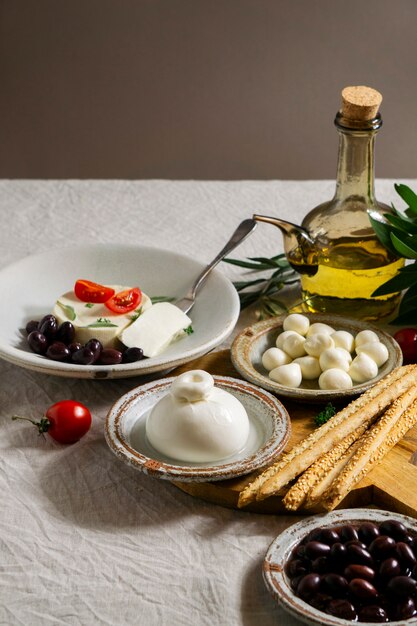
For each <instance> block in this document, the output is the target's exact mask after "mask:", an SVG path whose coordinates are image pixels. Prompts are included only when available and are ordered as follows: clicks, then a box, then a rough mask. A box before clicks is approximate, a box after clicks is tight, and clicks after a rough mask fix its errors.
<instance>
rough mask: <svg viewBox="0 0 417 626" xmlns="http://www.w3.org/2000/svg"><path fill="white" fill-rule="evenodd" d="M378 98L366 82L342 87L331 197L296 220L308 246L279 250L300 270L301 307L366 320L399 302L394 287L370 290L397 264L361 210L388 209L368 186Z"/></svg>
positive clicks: (371, 179) (378, 211) (394, 270)
mask: <svg viewBox="0 0 417 626" xmlns="http://www.w3.org/2000/svg"><path fill="white" fill-rule="evenodd" d="M381 101H382V96H381V95H380V94H379V93H378V92H377V91H375V90H374V89H370V88H368V87H346V88H345V89H344V90H343V91H342V109H341V111H339V112H338V113H337V115H336V119H335V125H336V128H337V130H338V132H339V135H340V139H339V158H338V168H337V183H336V193H335V196H334V198H333V199H332V200H330V201H329V202H325V203H323V204H321V205H319V206H318V207H316V208H315V209H313V210H312V211H311V212H310V213H309V214H308V215H307V216H306V217H305V219H304V221H303V223H302V227H303V228H304V229H305V231H307V232H308V233H309V236H310V238H311V241H312V242H314V245H313V246H311V248H310V250H308V249H307V250H306V249H304V250H302V249H300V248H297V247H296V248H294V249H293V250H291V251H289V252H288V253H287V254H288V260H289V261H290V263H291V265H292V266H293V267H294V269H296V270H297V271H298V272H300V274H301V288H302V295H303V300H304V308H305V309H306V310H308V311H312V312H329V313H338V314H341V315H345V316H354V317H361V318H364V319H369V320H373V319H377V318H380V317H384V316H387V315H390V314H391V313H393V312H394V310H395V308H396V306H397V304H398V302H399V294H394V295H393V294H390V295H389V296H382V297H378V298H375V297H372V293H373V292H374V291H375V289H376V288H377V287H379V286H380V285H382V284H383V283H385V282H386V281H387V280H388V279H390V278H392V277H393V276H395V274H396V273H397V271H398V269H399V268H400V267H402V266H403V264H404V260H403V259H401V258H399V257H396V256H394V255H393V254H392V253H391V252H390V251H388V250H387V249H386V248H384V246H383V245H382V244H381V243H380V241H379V239H378V238H377V237H376V235H375V232H374V230H373V228H372V226H371V224H370V221H369V215H368V212H372V215H374V216H376V214H379V215H381V216H382V214H383V213H387V212H388V213H390V212H391V209H390V207H388V206H387V205H384V204H381V203H379V202H377V200H376V199H375V193H374V142H375V136H376V133H377V131H378V129H379V128H380V127H381V125H382V119H381V115H380V114H379V113H378V108H379V105H380V103H381ZM381 219H383V218H382V217H381Z"/></svg>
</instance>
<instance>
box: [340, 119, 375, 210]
mask: <svg viewBox="0 0 417 626" xmlns="http://www.w3.org/2000/svg"><path fill="white" fill-rule="evenodd" d="M338 132H339V136H340V138H339V157H338V164H337V178H336V193H335V200H338V201H345V200H347V199H348V198H352V199H355V200H360V201H363V202H366V203H367V204H374V203H375V190H374V179H375V172H374V143H375V134H376V132H375V131H374V130H371V131H369V130H368V131H360V130H347V129H342V128H340V127H338Z"/></svg>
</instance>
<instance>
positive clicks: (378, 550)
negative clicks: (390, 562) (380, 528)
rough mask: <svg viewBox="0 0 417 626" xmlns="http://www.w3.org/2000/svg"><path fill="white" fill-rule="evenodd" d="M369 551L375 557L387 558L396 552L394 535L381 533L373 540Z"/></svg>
mask: <svg viewBox="0 0 417 626" xmlns="http://www.w3.org/2000/svg"><path fill="white" fill-rule="evenodd" d="M369 552H370V553H371V554H372V556H373V557H374V559H386V558H388V557H389V556H391V555H392V554H394V552H395V541H394V539H392V537H387V535H381V536H380V537H377V538H376V539H374V540H373V542H372V543H371V545H370V546H369Z"/></svg>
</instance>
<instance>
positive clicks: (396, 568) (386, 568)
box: [379, 556, 401, 579]
mask: <svg viewBox="0 0 417 626" xmlns="http://www.w3.org/2000/svg"><path fill="white" fill-rule="evenodd" d="M379 573H380V575H381V577H382V578H384V579H387V578H393V577H394V576H399V575H400V574H401V565H400V564H399V562H398V559H395V558H394V557H392V556H391V557H390V558H389V559H385V561H382V563H381V565H380V566H379Z"/></svg>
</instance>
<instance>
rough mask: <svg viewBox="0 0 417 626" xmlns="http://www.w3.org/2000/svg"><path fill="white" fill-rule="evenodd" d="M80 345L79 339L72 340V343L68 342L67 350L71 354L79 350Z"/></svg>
mask: <svg viewBox="0 0 417 626" xmlns="http://www.w3.org/2000/svg"><path fill="white" fill-rule="evenodd" d="M82 347H83V346H82V344H81V343H80V342H79V341H74V342H73V343H70V344H69V346H68V350H69V351H70V352H71V354H73V353H74V352H76V351H77V350H81V348H82Z"/></svg>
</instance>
